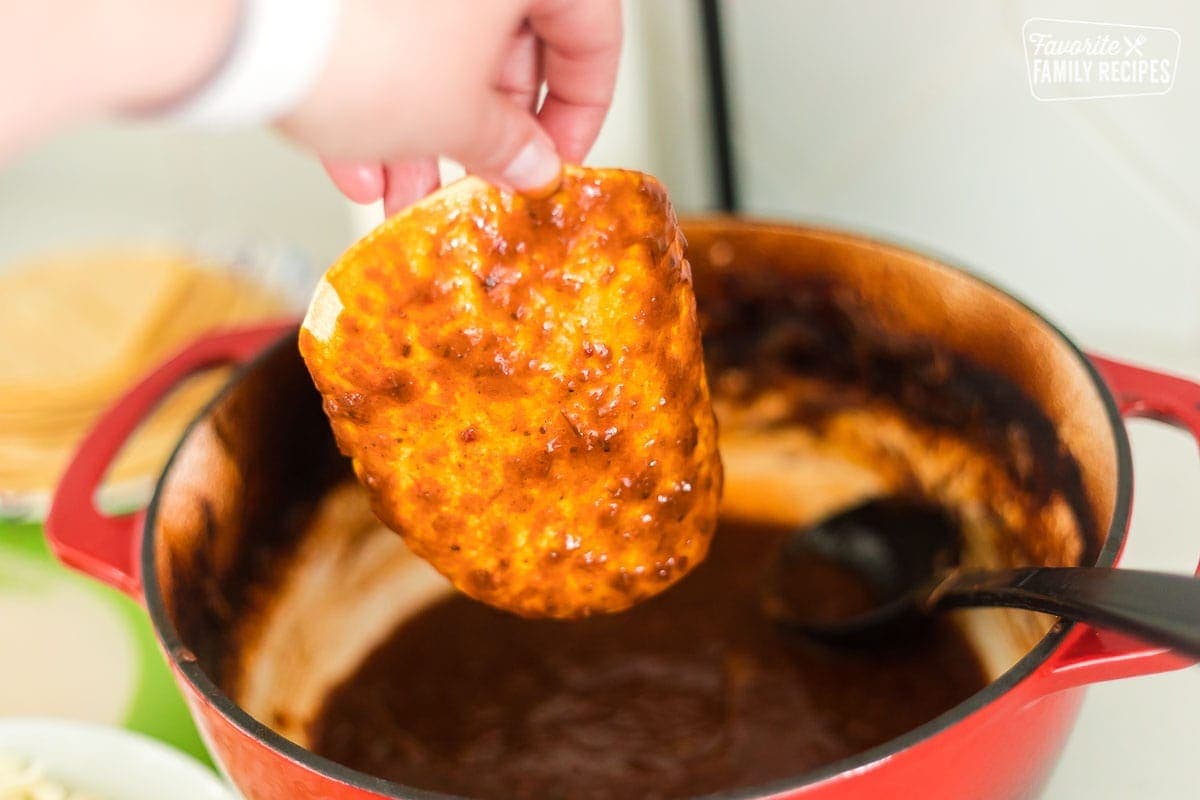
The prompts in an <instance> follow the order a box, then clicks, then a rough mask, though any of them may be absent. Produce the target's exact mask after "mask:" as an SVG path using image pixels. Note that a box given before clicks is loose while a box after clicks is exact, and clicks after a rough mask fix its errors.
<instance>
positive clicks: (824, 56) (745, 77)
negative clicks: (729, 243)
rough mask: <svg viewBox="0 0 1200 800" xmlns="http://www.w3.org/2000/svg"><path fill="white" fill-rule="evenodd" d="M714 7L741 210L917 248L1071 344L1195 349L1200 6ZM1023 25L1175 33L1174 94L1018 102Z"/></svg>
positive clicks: (815, 0) (813, 1)
mask: <svg viewBox="0 0 1200 800" xmlns="http://www.w3.org/2000/svg"><path fill="white" fill-rule="evenodd" d="M723 5H724V8H725V12H726V18H727V19H728V23H729V24H728V27H729V33H730V51H731V64H732V70H733V80H732V84H733V92H732V94H733V103H734V107H735V118H736V123H737V124H736V134H737V146H738V164H739V166H740V168H741V171H742V175H743V179H744V187H745V191H744V198H745V205H746V207H747V209H748V210H751V211H753V212H756V213H761V214H766V215H770V216H783V217H794V216H801V217H806V218H817V219H825V220H830V221H833V222H835V223H838V224H842V225H847V226H850V227H854V228H863V229H866V230H871V231H878V232H880V233H883V234H885V235H887V234H890V235H893V236H898V237H901V238H902V239H905V240H909V241H911V242H913V243H917V244H919V245H926V246H928V247H930V248H933V249H935V250H937V251H940V252H942V253H945V254H947V255H949V256H951V257H952V258H954V259H957V260H958V261H960V262H962V263H964V264H967V265H970V266H971V267H973V268H975V269H977V270H979V271H981V272H983V273H984V274H986V275H988V276H989V277H991V278H993V279H994V280H996V281H999V282H1000V283H1001V284H1003V285H1005V286H1007V287H1009V288H1011V289H1012V290H1014V291H1016V292H1018V293H1019V294H1021V295H1023V296H1025V297H1026V298H1027V299H1028V300H1030V301H1031V302H1033V303H1034V304H1036V305H1037V306H1039V307H1040V308H1042V309H1043V310H1045V311H1046V312H1048V313H1049V315H1050V316H1051V317H1052V318H1054V319H1056V320H1058V321H1060V322H1061V323H1062V324H1064V325H1065V326H1066V327H1067V328H1068V329H1070V330H1071V331H1073V332H1075V333H1077V334H1078V335H1080V336H1082V337H1083V339H1084V340H1085V341H1091V342H1101V343H1106V344H1107V343H1110V342H1112V343H1119V342H1121V341H1124V340H1126V339H1128V338H1131V337H1133V338H1137V339H1139V340H1140V341H1144V342H1148V343H1149V342H1153V343H1155V344H1157V345H1159V346H1162V347H1170V346H1188V347H1196V346H1200V259H1198V256H1200V148H1197V146H1196V143H1197V142H1200V72H1197V70H1196V68H1194V66H1191V67H1190V66H1189V65H1196V64H1197V63H1198V60H1200V4H1196V3H1188V2H1183V0H1177V1H1176V2H1129V1H1127V2H1115V1H1114V0H1103V1H1102V2H1087V3H1083V2H1040V1H1038V0H1028V1H1026V2H1012V1H1009V2H992V3H979V2H973V3H962V2H953V1H952V0H936V1H934V2H930V1H928V0H927V1H926V2H920V3H917V2H889V3H873V4H871V5H870V6H867V5H866V4H848V3H838V2H834V1H833V0H806V2H789V1H788V0H751V2H725V3H724V4H723ZM1030 16H1049V17H1069V18H1080V19H1090V20H1097V21H1109V22H1122V23H1129V24H1142V25H1160V26H1169V27H1174V28H1177V29H1178V30H1179V32H1180V35H1181V37H1182V42H1183V44H1182V52H1181V54H1180V65H1181V66H1180V69H1179V71H1178V76H1177V79H1176V83H1175V86H1174V89H1173V90H1172V92H1171V93H1170V94H1167V95H1165V96H1160V97H1140V98H1126V99H1113V100H1100V101H1089V102H1067V103H1041V102H1037V101H1035V100H1034V99H1033V97H1032V96H1031V94H1030V91H1029V86H1028V83H1027V78H1026V70H1025V61H1024V53H1023V50H1022V41H1021V25H1022V23H1023V21H1024V20H1025V19H1026V18H1028V17H1030Z"/></svg>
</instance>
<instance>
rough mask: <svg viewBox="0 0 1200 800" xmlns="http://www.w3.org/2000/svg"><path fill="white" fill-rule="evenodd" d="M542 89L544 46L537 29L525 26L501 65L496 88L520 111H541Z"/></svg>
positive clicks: (513, 41)
mask: <svg viewBox="0 0 1200 800" xmlns="http://www.w3.org/2000/svg"><path fill="white" fill-rule="evenodd" d="M541 87H542V58H541V46H540V42H538V38H537V36H536V35H535V34H534V32H533V29H532V28H530V27H529V26H528V25H523V26H522V27H521V30H519V31H517V34H516V36H514V37H513V40H512V43H511V44H510V45H509V49H508V52H507V53H506V54H505V56H504V61H503V62H502V63H501V65H500V77H499V79H498V80H497V81H496V88H497V89H499V90H500V91H501V92H503V93H504V94H506V95H508V98H509V99H510V100H511V101H512V102H513V104H514V105H516V106H517V107H519V108H524V109H528V110H529V111H536V110H537V101H538V90H539V89H541Z"/></svg>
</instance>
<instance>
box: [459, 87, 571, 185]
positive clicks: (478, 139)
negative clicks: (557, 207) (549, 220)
mask: <svg viewBox="0 0 1200 800" xmlns="http://www.w3.org/2000/svg"><path fill="white" fill-rule="evenodd" d="M480 102H481V105H480V108H479V112H478V117H477V121H476V124H475V126H474V128H473V130H472V131H470V133H469V135H468V136H466V137H464V139H463V140H462V141H461V142H459V143H458V145H457V147H456V148H455V149H454V150H452V151H451V152H450V155H451V156H453V157H454V158H455V159H457V160H458V161H460V162H462V164H463V166H465V167H466V168H467V170H468V171H470V172H473V173H475V174H476V175H480V176H482V177H483V178H485V179H487V180H489V181H491V182H493V183H495V184H498V185H500V186H503V187H505V188H509V189H515V190H516V191H519V192H522V193H524V194H529V195H534V196H540V195H544V194H548V193H549V192H551V191H553V190H554V189H555V188H557V186H558V182H559V174H560V172H561V171H562V162H561V161H560V160H559V157H558V152H557V151H556V150H555V148H554V143H553V142H552V141H551V140H550V137H548V136H547V135H546V133H545V131H543V130H542V128H541V126H540V125H538V123H537V120H536V119H535V118H534V116H533V114H531V113H530V112H529V111H527V110H526V109H524V108H521V107H519V106H517V105H516V104H514V103H513V102H512V101H511V100H510V99H509V97H508V95H506V94H504V93H502V92H498V91H497V92H493V93H492V94H490V95H486V96H485V97H484V99H483V100H481V101H480Z"/></svg>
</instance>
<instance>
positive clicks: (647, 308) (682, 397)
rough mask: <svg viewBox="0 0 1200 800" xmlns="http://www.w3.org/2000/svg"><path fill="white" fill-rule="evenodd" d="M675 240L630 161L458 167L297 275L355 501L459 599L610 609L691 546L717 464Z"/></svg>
mask: <svg viewBox="0 0 1200 800" xmlns="http://www.w3.org/2000/svg"><path fill="white" fill-rule="evenodd" d="M683 247H684V241H683V237H682V235H681V233H680V231H679V227H678V223H677V222H676V219H675V213H674V211H673V209H672V208H671V205H670V202H669V200H668V199H667V195H666V191H665V190H664V188H663V187H662V185H661V184H659V183H658V182H657V181H656V180H655V179H653V178H652V177H650V176H648V175H644V174H641V173H638V172H632V171H625V170H612V169H589V168H582V167H567V168H566V169H565V170H564V174H563V181H562V184H561V186H560V187H559V189H558V190H557V191H555V192H554V193H553V194H551V195H550V196H549V197H546V198H542V199H532V198H527V197H523V196H520V195H515V194H511V193H508V192H504V191H501V190H500V189H497V188H495V187H493V186H490V185H489V184H487V183H485V182H483V181H482V180H479V179H477V178H466V179H464V180H462V181H459V182H457V183H455V184H453V185H451V186H448V187H446V188H444V189H442V190H440V191H438V192H435V193H434V194H432V195H430V196H429V197H427V198H426V199H425V200H422V201H421V202H419V203H417V204H416V205H414V206H411V207H410V208H408V209H407V210H405V211H403V212H401V213H400V214H398V215H396V216H394V217H392V218H391V219H389V220H388V221H386V222H385V223H384V224H383V225H382V226H380V227H379V228H377V229H376V230H375V231H374V232H372V233H371V234H369V235H368V236H367V237H366V238H365V239H363V240H362V241H360V242H359V243H358V244H356V245H355V246H354V247H352V248H351V249H350V250H349V251H348V252H347V253H346V254H345V255H344V256H342V258H341V259H340V260H339V261H338V262H337V263H336V264H334V265H333V267H332V268H330V270H329V271H328V272H327V273H326V275H325V277H324V279H323V280H322V282H321V284H320V285H319V286H318V288H317V291H316V294H315V296H314V297H313V301H312V305H311V307H310V309H309V312H308V315H307V317H306V318H305V321H304V325H303V327H302V329H301V332H300V351H301V354H302V355H303V357H304V360H305V362H306V364H307V365H308V369H309V371H310V372H311V373H312V376H313V379H314V382H315V383H316V385H317V388H318V389H319V390H320V392H321V394H322V396H323V398H324V405H325V410H326V413H327V414H328V416H329V419H330V422H331V423H332V426H333V432H334V435H335V436H336V438H337V441H338V445H339V447H340V448H341V450H342V451H343V452H344V453H346V454H347V455H348V456H350V458H351V459H352V460H353V463H354V470H355V473H356V474H357V475H358V478H359V480H360V481H361V482H362V483H363V484H364V485H365V486H366V488H367V490H368V492H369V494H370V497H371V503H372V508H373V510H374V512H375V514H376V515H377V516H378V517H379V518H380V519H381V520H382V521H383V522H384V523H385V524H387V525H388V526H389V527H390V528H392V529H393V530H396V531H398V532H399V533H400V534H401V535H402V536H403V537H404V539H405V541H406V542H407V543H408V545H409V547H410V548H411V549H412V550H413V551H414V552H415V553H417V554H418V555H419V556H421V557H423V558H425V559H427V560H428V561H429V562H430V563H431V564H433V566H435V567H436V568H437V569H438V570H439V571H440V572H442V573H443V574H444V575H446V576H447V577H448V578H449V579H450V580H451V581H452V582H453V583H454V585H455V586H457V587H458V588H459V589H460V590H462V591H463V592H465V593H466V594H468V595H470V596H472V597H474V598H476V599H478V600H482V601H483V602H486V603H489V604H491V605H493V606H497V607H499V608H503V609H507V610H509V611H512V612H515V613H518V614H521V615H524V616H532V617H561V618H569V617H582V616H587V615H589V614H593V613H600V612H614V611H620V610H623V609H625V608H628V607H630V606H632V605H634V604H635V603H637V602H639V601H640V600H643V599H645V598H648V597H650V596H652V595H655V594H657V593H659V592H661V591H662V590H664V589H666V588H667V587H668V586H670V585H672V584H673V583H675V582H676V581H678V580H679V579H680V578H682V577H683V576H684V575H685V574H686V573H687V572H688V571H689V570H690V569H692V568H693V567H695V566H696V565H697V564H698V563H699V562H700V561H701V560H703V558H704V556H705V554H706V553H707V551H708V546H709V541H710V539H711V537H712V534H713V531H714V530H715V528H716V523H717V506H718V501H719V498H720V491H721V482H722V470H721V462H720V458H719V456H718V454H717V436H716V422H715V419H714V417H713V411H712V406H711V402H710V400H709V391H708V385H707V382H706V379H705V375H704V365H703V361H702V358H701V349H700V330H699V325H698V321H697V318H696V304H695V297H694V294H693V289H692V280H691V271H690V268H689V266H688V263H687V261H686V260H685V258H684V254H683Z"/></svg>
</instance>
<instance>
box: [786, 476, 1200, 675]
mask: <svg viewBox="0 0 1200 800" xmlns="http://www.w3.org/2000/svg"><path fill="white" fill-rule="evenodd" d="M958 560H959V538H958V530H957V528H956V526H955V525H954V523H953V522H952V521H951V520H950V519H949V518H948V517H947V516H946V514H945V513H944V512H943V511H942V510H941V509H939V508H937V507H936V506H932V505H928V504H924V503H920V502H914V501H909V500H903V499H898V498H888V499H884V500H873V501H870V502H867V503H865V504H863V505H860V506H856V507H854V508H851V509H849V510H847V511H843V512H840V513H838V514H835V515H833V516H831V517H829V518H827V519H825V520H823V521H822V522H819V523H817V524H816V525H814V526H813V527H811V528H805V529H801V530H798V531H796V532H795V533H793V534H791V535H789V536H788V537H787V539H785V540H784V542H783V546H782V548H781V551H780V555H779V558H778V560H777V562H776V563H775V565H774V566H773V568H772V570H771V572H770V573H769V578H768V580H767V583H766V586H765V591H764V596H763V600H764V603H763V605H764V609H765V610H766V612H767V613H768V615H770V616H771V617H772V618H773V619H775V620H777V621H778V622H779V623H781V624H783V625H785V626H787V627H788V628H790V629H794V630H797V631H799V632H801V633H803V634H805V635H807V636H810V637H812V638H815V639H821V640H825V641H828V642H833V643H838V644H862V643H873V642H877V641H879V640H881V639H885V638H887V637H895V636H899V635H903V634H904V632H905V630H906V629H907V628H911V627H912V626H914V625H919V624H920V623H921V622H922V621H923V620H924V619H925V618H927V617H928V616H929V615H930V614H932V613H933V612H936V611H941V610H944V609H948V608H961V607H967V606H1008V607H1011V608H1025V609H1030V610H1033V611H1045V612H1047V613H1050V614H1056V615H1058V616H1060V617H1065V618H1067V619H1072V620H1078V621H1081V622H1087V623H1089V624H1092V625H1095V626H1097V627H1102V628H1110V629H1112V630H1117V631H1121V632H1123V633H1128V634H1131V635H1134V636H1136V637H1138V638H1140V639H1142V640H1144V641H1146V642H1149V643H1152V644H1157V645H1161V646H1164V647H1168V648H1171V649H1173V650H1177V651H1179V652H1181V653H1185V654H1188V655H1191V656H1196V657H1200V580H1197V579H1195V578H1190V577H1187V576H1184V575H1169V574H1165V573H1160V572H1144V571H1138V570H1130V569H1112V568H1105V567H1023V568H1019V569H1002V570H962V569H959V568H958V567H957V564H958Z"/></svg>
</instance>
